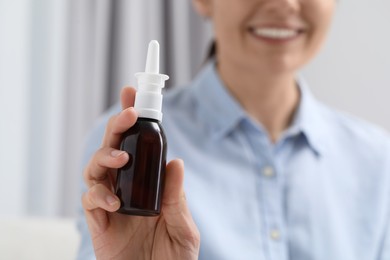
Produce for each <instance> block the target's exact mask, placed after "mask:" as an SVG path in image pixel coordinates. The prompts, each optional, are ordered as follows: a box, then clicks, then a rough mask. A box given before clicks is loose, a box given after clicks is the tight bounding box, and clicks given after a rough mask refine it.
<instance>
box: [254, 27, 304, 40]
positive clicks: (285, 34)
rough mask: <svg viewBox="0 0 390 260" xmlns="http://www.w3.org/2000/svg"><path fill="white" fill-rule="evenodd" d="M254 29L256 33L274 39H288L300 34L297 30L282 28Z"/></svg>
mask: <svg viewBox="0 0 390 260" xmlns="http://www.w3.org/2000/svg"><path fill="white" fill-rule="evenodd" d="M253 31H254V33H255V34H256V35H259V36H262V37H267V38H272V39H287V38H291V37H293V36H296V35H297V34H298V32H297V31H296V30H291V29H280V28H259V29H254V30H253Z"/></svg>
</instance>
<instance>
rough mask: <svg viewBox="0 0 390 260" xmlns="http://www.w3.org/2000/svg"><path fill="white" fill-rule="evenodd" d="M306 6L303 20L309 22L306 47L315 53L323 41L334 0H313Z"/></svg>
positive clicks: (329, 21)
mask: <svg viewBox="0 0 390 260" xmlns="http://www.w3.org/2000/svg"><path fill="white" fill-rule="evenodd" d="M310 2H311V5H308V6H306V10H305V11H306V12H305V13H306V14H307V15H306V16H305V20H306V21H307V23H308V24H309V28H310V30H309V33H308V41H307V45H308V46H307V47H308V51H310V52H311V54H315V53H316V52H317V51H318V50H319V48H320V47H321V46H322V44H323V43H324V41H325V38H326V35H327V33H328V30H329V27H330V24H331V20H332V16H333V10H334V2H335V1H334V0H313V1H310Z"/></svg>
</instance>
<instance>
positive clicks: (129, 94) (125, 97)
mask: <svg viewBox="0 0 390 260" xmlns="http://www.w3.org/2000/svg"><path fill="white" fill-rule="evenodd" d="M135 92H136V90H135V88H133V87H124V88H123V89H122V91H121V104H122V109H126V108H128V107H133V106H134V100H135Z"/></svg>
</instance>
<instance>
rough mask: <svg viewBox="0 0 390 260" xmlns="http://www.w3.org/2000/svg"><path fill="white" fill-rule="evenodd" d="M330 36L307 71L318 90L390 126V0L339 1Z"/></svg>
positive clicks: (334, 101) (337, 103)
mask: <svg viewBox="0 0 390 260" xmlns="http://www.w3.org/2000/svg"><path fill="white" fill-rule="evenodd" d="M329 36H330V37H329V40H328V42H327V43H326V45H325V46H324V49H323V50H322V52H321V54H320V55H319V56H318V57H317V59H315V60H314V61H313V63H312V64H310V65H309V66H308V67H307V68H306V69H305V70H304V75H305V77H306V79H307V80H308V81H309V83H310V85H311V88H312V90H313V92H314V93H315V94H316V96H317V97H318V98H319V99H321V100H323V101H325V102H326V103H327V104H330V105H332V106H334V107H336V108H339V109H342V110H344V111H348V112H351V113H352V114H355V115H358V116H360V117H363V118H364V119H367V120H369V121H371V122H374V123H376V124H379V125H381V126H383V127H385V128H386V129H387V130H390V102H389V98H390V1H389V0H369V1H368V0H339V3H338V7H337V10H336V16H335V20H334V25H333V27H332V30H331V32H330V35H329Z"/></svg>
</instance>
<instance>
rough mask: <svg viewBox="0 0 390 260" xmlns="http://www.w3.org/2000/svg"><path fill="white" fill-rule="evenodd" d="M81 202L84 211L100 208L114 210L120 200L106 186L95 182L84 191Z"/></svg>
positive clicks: (117, 207)
mask: <svg viewBox="0 0 390 260" xmlns="http://www.w3.org/2000/svg"><path fill="white" fill-rule="evenodd" d="M82 204H83V208H84V210H86V211H91V210H94V209H98V208H100V209H104V210H105V211H109V212H114V211H117V210H118V209H119V206H120V201H119V199H118V197H117V196H115V194H114V193H112V192H111V191H110V190H109V189H107V187H106V186H104V185H103V184H96V185H94V186H92V187H91V188H90V189H89V190H88V191H87V192H86V193H84V195H83V198H82Z"/></svg>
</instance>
